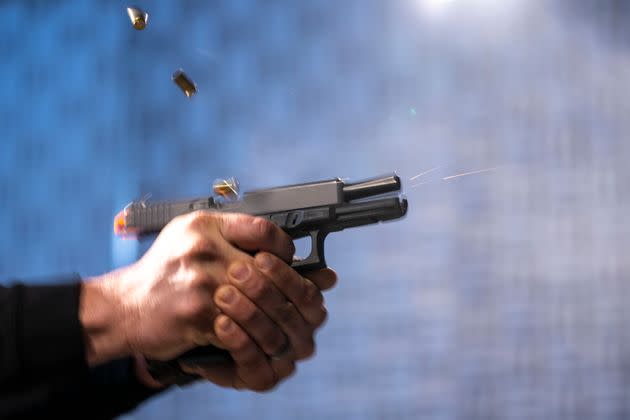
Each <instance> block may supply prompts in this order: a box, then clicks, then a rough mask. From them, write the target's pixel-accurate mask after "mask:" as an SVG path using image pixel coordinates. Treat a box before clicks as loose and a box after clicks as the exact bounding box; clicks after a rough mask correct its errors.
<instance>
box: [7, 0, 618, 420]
mask: <svg viewBox="0 0 630 420" xmlns="http://www.w3.org/2000/svg"><path fill="white" fill-rule="evenodd" d="M127 6H128V5H127V4H126V3H122V2H119V1H79V0H75V1H66V2H63V3H62V2H47V1H3V2H1V3H0V63H2V65H1V66H0V92H2V93H1V94H0V233H1V234H2V240H1V241H0V277H1V278H3V279H11V278H20V279H23V280H25V281H27V282H31V283H38V282H44V281H47V280H46V279H47V278H48V277H47V276H49V275H51V274H60V273H61V274H62V273H70V272H79V273H80V274H82V275H84V276H89V275H94V274H100V273H103V272H106V271H109V270H111V269H113V268H115V267H119V266H121V265H125V264H129V263H131V262H133V261H134V260H135V259H136V258H137V257H138V256H139V255H140V253H141V252H142V250H141V249H140V247H139V246H138V245H137V244H136V243H135V242H130V241H122V240H119V239H117V238H115V237H114V236H113V231H112V222H113V217H114V215H115V214H116V213H117V212H118V211H119V210H120V209H121V208H122V207H123V206H124V205H125V204H127V203H128V202H129V201H131V200H135V199H138V198H140V197H142V196H144V195H145V194H152V196H151V198H152V199H161V198H181V197H188V196H197V195H200V194H202V195H203V194H209V193H210V191H211V183H212V181H213V180H214V179H215V178H221V177H229V176H234V177H236V178H237V179H238V180H239V181H240V184H241V187H242V189H243V190H249V189H254V188H259V187H268V186H275V185H283V184H290V183H297V182H307V181H313V180H319V179H328V178H332V177H341V178H349V179H350V180H359V179H363V178H366V177H371V176H375V175H380V174H384V173H388V172H392V171H396V172H397V173H398V174H399V175H400V176H401V178H402V179H403V188H404V190H405V192H406V194H407V196H408V198H409V202H410V207H409V214H408V216H407V217H406V218H405V219H404V220H402V221H398V222H394V223H387V224H383V225H380V226H369V227H365V228H362V229H351V230H347V231H345V232H343V233H338V234H334V235H332V236H330V237H329V239H328V242H327V256H328V263H329V265H330V266H331V267H333V268H335V269H336V270H337V272H338V274H339V277H340V282H339V285H338V286H337V287H336V288H335V289H334V290H332V291H331V292H329V293H328V294H327V296H326V298H327V302H328V307H329V310H330V318H329V321H328V322H327V324H326V325H325V326H324V328H323V329H322V330H321V332H320V333H319V334H318V346H319V347H318V352H317V355H316V356H315V357H314V358H313V359H310V360H308V361H306V362H304V363H302V364H300V365H299V367H298V372H297V375H295V376H294V377H292V378H291V379H289V380H288V381H287V382H285V383H283V384H281V385H280V386H279V387H278V388H277V389H276V390H274V391H273V392H272V393H268V394H251V393H247V392H236V391H230V390H224V389H219V388H217V387H215V386H213V385H212V384H197V385H194V386H192V387H188V388H184V389H174V390H172V391H170V392H168V393H165V394H163V395H160V396H159V397H156V398H154V399H152V400H149V401H147V402H146V403H145V404H143V405H142V406H141V407H140V408H139V409H138V410H136V411H135V412H133V413H130V414H129V415H128V416H124V417H125V418H128V419H149V418H150V419H171V418H201V417H207V418H220V419H243V418H256V419H277V418H281V419H320V418H327V419H331V420H332V419H344V420H346V419H460V418H461V419H534V418H536V419H540V418H546V419H573V418H581V419H584V418H589V419H616V418H627V417H628V416H629V415H630V333H629V332H628V328H629V326H628V321H629V320H630V318H629V316H630V306H629V305H628V298H629V297H630V284H629V282H628V278H627V277H628V273H629V272H630V259H629V258H628V245H630V223H629V222H628V220H627V218H628V214H629V211H630V195H628V187H627V186H628V182H629V181H630V173H629V170H628V157H630V153H629V152H630V143H629V142H628V134H629V133H630V120H629V115H630V29H628V28H630V25H629V23H630V22H629V19H630V7H628V5H626V3H625V2H623V1H619V0H617V1H615V0H598V1H595V0H591V1H570V0H565V1H561V0H555V1H543V0H390V1H385V0H382V1H377V0H344V1H328V0H321V1H314V0H313V1H300V2H296V1H288V0H264V1H263V0H260V1H254V0H222V1H181V2H177V1H144V2H142V4H141V6H143V7H145V8H146V9H147V10H148V12H149V15H150V16H149V25H148V27H147V28H146V29H145V30H144V31H141V32H140V31H136V30H134V29H133V28H132V26H131V24H130V21H129V18H128V17H127V14H126V10H125V8H126V7H127ZM180 67H181V68H183V69H184V71H186V72H187V74H189V75H190V77H191V78H193V79H194V80H195V82H196V83H197V86H198V89H199V91H198V94H197V95H195V96H194V97H193V98H191V99H188V98H186V97H185V96H184V95H183V93H182V92H181V91H180V90H178V88H177V87H176V86H175V85H174V84H173V82H172V81H171V80H170V78H171V74H172V73H173V72H174V71H175V70H176V69H177V68H180ZM434 167H439V168H438V169H437V170H435V171H433V172H432V173H430V174H427V175H426V176H424V177H421V178H419V179H415V180H413V181H410V180H409V179H410V178H411V177H413V176H415V175H417V174H419V173H421V172H423V171H426V170H429V169H431V168H434ZM488 167H495V168H496V169H495V170H494V171H491V172H487V173H481V174H477V175H472V176H469V177H462V178H457V179H453V180H449V181H444V180H442V179H441V178H442V177H446V176H448V175H452V174H455V173H459V172H466V171H474V170H479V169H484V168H488ZM423 182H424V183H423ZM7 281H8V280H7Z"/></svg>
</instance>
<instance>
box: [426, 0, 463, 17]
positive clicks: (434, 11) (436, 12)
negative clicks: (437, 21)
mask: <svg viewBox="0 0 630 420" xmlns="http://www.w3.org/2000/svg"><path fill="white" fill-rule="evenodd" d="M419 1H420V6H421V8H422V10H423V12H424V13H426V14H427V15H429V16H436V17H437V16H441V15H442V14H444V13H445V12H446V11H447V10H448V9H449V8H450V7H451V6H452V5H453V3H455V1H456V0H419Z"/></svg>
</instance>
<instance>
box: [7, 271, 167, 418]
mask: <svg viewBox="0 0 630 420" xmlns="http://www.w3.org/2000/svg"><path fill="white" fill-rule="evenodd" d="M55 283H56V284H53V285H32V286H31V285H25V284H23V283H14V284H12V285H11V286H0V418H3V419H4V418H27V417H28V418H32V417H35V416H37V417H39V416H45V417H49V416H51V415H53V414H57V413H58V414H60V415H61V416H63V417H65V418H75V417H81V416H84V417H85V416H87V417H86V418H114V417H116V416H118V415H121V414H123V413H126V412H128V411H130V410H132V409H134V408H135V407H137V406H138V405H139V404H140V403H141V402H143V401H145V400H146V399H148V398H150V397H152V396H153V395H156V394H157V393H159V392H162V391H164V390H155V389H152V388H148V387H145V386H144V385H142V384H141V383H139V382H138V380H137V379H136V376H135V374H134V372H133V364H132V361H131V359H128V358H126V359H122V360H115V361H111V362H109V363H106V364H103V365H101V366H97V367H93V368H89V367H88V365H87V362H86V357H85V346H84V341H83V330H82V327H81V324H80V322H79V316H78V315H79V297H80V291H81V279H80V278H79V277H78V276H73V277H70V278H64V279H57V281H56V282H55Z"/></svg>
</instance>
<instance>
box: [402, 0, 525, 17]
mask: <svg viewBox="0 0 630 420" xmlns="http://www.w3.org/2000/svg"><path fill="white" fill-rule="evenodd" d="M414 1H415V2H416V3H417V4H419V5H420V9H421V10H422V11H423V12H424V14H426V15H428V16H434V17H440V16H444V15H447V14H456V13H464V14H468V13H470V12H472V13H474V14H476V15H479V16H484V15H486V16H491V15H495V14H497V13H499V14H501V13H504V12H506V11H508V10H510V9H511V8H512V7H513V6H514V5H515V4H516V3H518V0H414Z"/></svg>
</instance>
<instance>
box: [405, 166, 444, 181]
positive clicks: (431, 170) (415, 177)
mask: <svg viewBox="0 0 630 420" xmlns="http://www.w3.org/2000/svg"><path fill="white" fill-rule="evenodd" d="M439 168H440V167H439V166H436V167H435V168H431V169H429V170H428V171H424V172H422V173H419V174H418V175H415V176H412V177H411V178H409V181H413V180H414V179H418V178H420V177H421V176H424V175H427V174H430V173H431V172H433V171H435V170H438V169H439Z"/></svg>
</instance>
